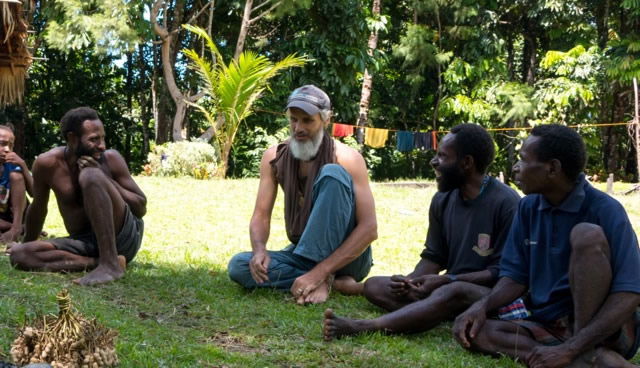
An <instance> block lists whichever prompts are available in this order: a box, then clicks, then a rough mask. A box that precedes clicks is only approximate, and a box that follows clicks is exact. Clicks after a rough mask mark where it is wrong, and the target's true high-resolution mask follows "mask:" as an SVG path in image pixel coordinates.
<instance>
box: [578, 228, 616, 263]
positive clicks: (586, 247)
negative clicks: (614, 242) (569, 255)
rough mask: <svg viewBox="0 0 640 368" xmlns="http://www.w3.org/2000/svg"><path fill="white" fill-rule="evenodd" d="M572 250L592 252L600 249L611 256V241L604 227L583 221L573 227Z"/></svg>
mask: <svg viewBox="0 0 640 368" xmlns="http://www.w3.org/2000/svg"><path fill="white" fill-rule="evenodd" d="M570 241H571V250H572V251H573V252H579V253H584V252H590V251H594V250H600V251H602V252H604V254H605V255H606V256H607V257H609V254H610V250H609V242H608V241H607V237H606V235H605V234H604V231H603V230H602V228H601V227H600V226H598V225H596V224H592V223H588V222H581V223H579V224H577V225H575V226H574V227H573V228H572V229H571V235H570Z"/></svg>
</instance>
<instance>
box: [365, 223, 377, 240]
mask: <svg viewBox="0 0 640 368" xmlns="http://www.w3.org/2000/svg"><path fill="white" fill-rule="evenodd" d="M363 225H364V229H363V232H364V234H366V236H367V244H370V243H372V242H374V241H375V240H376V239H378V223H377V222H376V221H375V220H374V221H370V222H367V223H365V224H363Z"/></svg>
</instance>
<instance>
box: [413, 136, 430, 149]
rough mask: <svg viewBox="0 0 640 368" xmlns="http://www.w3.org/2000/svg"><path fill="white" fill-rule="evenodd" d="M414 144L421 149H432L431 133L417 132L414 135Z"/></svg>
mask: <svg viewBox="0 0 640 368" xmlns="http://www.w3.org/2000/svg"><path fill="white" fill-rule="evenodd" d="M413 146H414V147H415V148H416V149H419V150H430V149H431V133H425V132H417V133H415V134H414V135H413Z"/></svg>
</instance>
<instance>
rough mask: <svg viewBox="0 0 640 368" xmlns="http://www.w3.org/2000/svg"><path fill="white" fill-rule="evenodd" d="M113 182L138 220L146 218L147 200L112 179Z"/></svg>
mask: <svg viewBox="0 0 640 368" xmlns="http://www.w3.org/2000/svg"><path fill="white" fill-rule="evenodd" d="M111 182H112V183H113V185H114V186H115V187H116V189H117V190H118V193H120V196H122V199H123V200H124V201H125V203H126V204H127V205H128V206H129V208H130V209H131V212H132V213H133V214H134V215H136V217H138V218H141V217H142V216H144V215H145V213H146V212H147V199H146V198H145V197H144V196H141V195H139V194H137V193H134V192H132V191H130V190H127V189H125V188H124V187H123V186H122V185H120V183H118V182H117V181H115V180H114V179H111Z"/></svg>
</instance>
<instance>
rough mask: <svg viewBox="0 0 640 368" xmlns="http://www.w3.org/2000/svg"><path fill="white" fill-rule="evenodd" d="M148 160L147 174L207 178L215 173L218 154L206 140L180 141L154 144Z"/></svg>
mask: <svg viewBox="0 0 640 368" xmlns="http://www.w3.org/2000/svg"><path fill="white" fill-rule="evenodd" d="M148 161H149V163H148V164H147V165H145V174H147V175H152V176H173V177H181V176H190V177H193V178H195V179H209V178H212V177H213V176H214V175H215V173H216V170H217V166H216V162H217V161H218V155H217V153H216V150H215V149H214V148H213V147H212V146H211V145H210V144H209V143H207V142H202V141H198V140H193V141H180V142H175V143H172V142H170V143H165V144H162V145H159V146H156V147H155V148H154V149H153V150H152V151H151V152H149V157H148Z"/></svg>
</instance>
